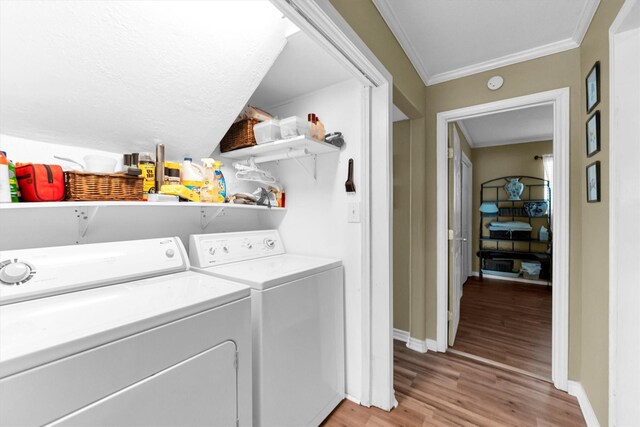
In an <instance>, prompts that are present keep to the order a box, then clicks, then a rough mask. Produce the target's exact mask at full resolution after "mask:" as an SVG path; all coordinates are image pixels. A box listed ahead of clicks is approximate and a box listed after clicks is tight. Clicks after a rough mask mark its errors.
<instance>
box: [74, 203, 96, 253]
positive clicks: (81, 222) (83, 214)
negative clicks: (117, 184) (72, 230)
mask: <svg viewBox="0 0 640 427" xmlns="http://www.w3.org/2000/svg"><path fill="white" fill-rule="evenodd" d="M99 208H100V207H99V206H82V207H79V208H77V209H75V212H76V216H77V218H78V238H77V240H76V243H77V244H80V243H86V242H87V231H89V226H90V225H91V222H92V221H93V219H94V218H95V216H96V214H97V213H98V209H99Z"/></svg>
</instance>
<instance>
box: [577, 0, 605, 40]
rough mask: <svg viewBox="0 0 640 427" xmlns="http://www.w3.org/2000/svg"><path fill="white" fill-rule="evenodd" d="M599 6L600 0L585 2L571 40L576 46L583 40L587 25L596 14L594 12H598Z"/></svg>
mask: <svg viewBox="0 0 640 427" xmlns="http://www.w3.org/2000/svg"><path fill="white" fill-rule="evenodd" d="M599 5H600V0H587V1H586V2H585V4H584V8H583V9H582V13H581V14H580V19H579V20H578V24H577V25H576V28H575V29H574V30H573V37H572V39H573V41H575V42H576V43H577V44H578V46H580V45H581V44H582V40H583V39H584V36H585V34H587V30H588V29H589V25H591V20H592V19H593V16H594V15H595V14H596V10H598V6H599Z"/></svg>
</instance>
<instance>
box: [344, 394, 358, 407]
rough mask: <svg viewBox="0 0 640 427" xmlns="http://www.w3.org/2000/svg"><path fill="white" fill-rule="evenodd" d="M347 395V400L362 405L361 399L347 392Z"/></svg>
mask: <svg viewBox="0 0 640 427" xmlns="http://www.w3.org/2000/svg"><path fill="white" fill-rule="evenodd" d="M345 397H346V398H347V400H350V401H352V402H353V403H355V404H356V405H360V399H356V398H355V397H353V396H351V395H350V394H347V395H346V396H345Z"/></svg>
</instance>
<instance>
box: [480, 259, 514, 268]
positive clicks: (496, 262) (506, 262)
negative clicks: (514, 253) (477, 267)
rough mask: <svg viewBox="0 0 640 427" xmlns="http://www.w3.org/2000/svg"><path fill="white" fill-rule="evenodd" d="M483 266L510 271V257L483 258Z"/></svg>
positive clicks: (511, 266) (511, 263)
mask: <svg viewBox="0 0 640 427" xmlns="http://www.w3.org/2000/svg"><path fill="white" fill-rule="evenodd" d="M484 268H485V269H487V270H493V271H512V270H513V260H512V259H485V260H484Z"/></svg>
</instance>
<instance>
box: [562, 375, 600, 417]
mask: <svg viewBox="0 0 640 427" xmlns="http://www.w3.org/2000/svg"><path fill="white" fill-rule="evenodd" d="M567 392H568V393H569V394H570V395H571V396H575V397H576V398H577V399H578V403H579V404H580V410H581V411H582V416H583V417H584V421H585V423H587V427H600V422H599V421H598V417H596V413H595V412H594V410H593V407H592V406H591V402H590V401H589V396H587V392H586V391H585V390H584V387H582V384H580V383H579V382H577V381H569V382H568V388H567Z"/></svg>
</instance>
